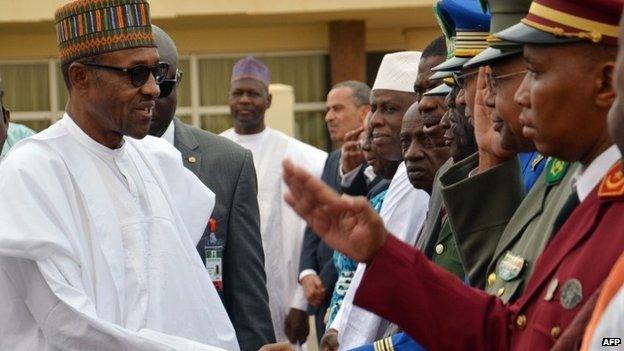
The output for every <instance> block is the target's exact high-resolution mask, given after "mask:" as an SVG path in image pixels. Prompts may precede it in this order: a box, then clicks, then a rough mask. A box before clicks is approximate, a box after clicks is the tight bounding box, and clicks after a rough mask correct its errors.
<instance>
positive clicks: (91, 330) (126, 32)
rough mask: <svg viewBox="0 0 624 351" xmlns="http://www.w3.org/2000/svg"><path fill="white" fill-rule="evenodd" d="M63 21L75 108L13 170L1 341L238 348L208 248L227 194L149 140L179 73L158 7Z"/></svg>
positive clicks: (1, 234)
mask: <svg viewBox="0 0 624 351" xmlns="http://www.w3.org/2000/svg"><path fill="white" fill-rule="evenodd" d="M104 13H108V14H110V13H113V14H116V15H117V16H118V17H117V18H116V21H114V23H110V22H109V23H106V26H108V27H110V26H112V27H113V28H107V30H103V26H96V25H95V23H102V21H103V20H104V18H101V17H100V16H103V14H104ZM55 17H56V22H55V23H56V28H57V34H58V39H59V46H60V58H61V69H62V73H63V76H64V78H65V81H66V84H67V86H68V88H69V91H70V92H69V101H68V103H67V113H65V115H64V116H63V118H62V119H61V120H60V121H59V122H57V123H55V124H54V125H52V126H51V127H50V128H48V129H47V130H45V131H43V132H41V133H39V134H38V135H36V136H34V137H32V138H30V139H26V140H24V141H22V142H20V143H18V144H17V145H16V146H15V147H14V149H13V150H12V152H11V153H9V155H7V157H6V159H5V160H4V161H3V163H2V164H1V165H0V196H1V197H2V201H1V202H0V223H2V229H1V230H0V299H1V300H2V304H0V316H2V317H0V349H1V350H220V349H227V350H238V343H237V341H236V336H235V333H234V329H233V327H232V324H231V323H230V321H229V319H228V317H227V314H226V312H225V309H224V308H223V305H222V304H221V301H220V300H219V297H218V295H217V293H216V291H215V289H214V286H213V285H212V283H211V281H210V278H209V276H208V274H207V273H206V270H205V268H204V267H203V265H202V262H201V260H200V259H199V257H198V256H197V253H196V251H195V244H196V243H197V241H198V239H199V237H200V236H201V234H202V232H203V230H204V228H205V226H206V221H207V220H208V218H209V216H210V214H211V212H212V209H213V207H214V201H215V199H214V194H213V193H212V192H211V191H210V190H209V189H208V188H206V187H205V186H204V185H203V184H202V183H201V182H200V181H199V180H198V179H197V178H196V177H195V176H194V175H193V174H192V173H191V172H190V171H188V170H186V169H185V168H184V167H183V165H182V161H181V157H180V154H179V153H178V152H177V151H176V150H175V148H174V147H173V146H171V145H169V144H168V143H167V142H166V141H164V140H160V139H158V138H152V137H147V138H145V139H143V138H144V137H145V135H146V134H147V131H148V128H149V122H150V119H151V109H152V108H153V106H154V101H155V99H156V98H157V97H158V94H159V89H158V85H157V82H159V81H162V79H163V78H164V76H165V75H166V73H167V69H168V67H167V65H166V64H159V63H158V61H159V60H158V53H157V51H156V49H155V47H154V43H153V40H152V34H151V26H150V23H149V5H148V4H147V3H146V2H142V1H128V2H127V3H124V2H123V1H117V2H110V1H106V0H101V1H98V0H95V1H94V0H89V1H87V0H79V1H76V2H73V3H70V4H67V5H66V6H64V7H62V8H61V9H59V10H58V11H57V12H56V15H55ZM87 18H89V20H88V21H87ZM81 21H82V22H81ZM85 21H86V22H85ZM76 26H79V27H76ZM116 26H117V27H116ZM112 29H115V30H112ZM85 31H86V32H88V33H90V34H89V35H87V36H85V35H81V34H84V33H85ZM137 139H142V140H137ZM165 174H166V176H165Z"/></svg>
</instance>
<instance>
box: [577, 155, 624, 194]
mask: <svg viewBox="0 0 624 351" xmlns="http://www.w3.org/2000/svg"><path fill="white" fill-rule="evenodd" d="M620 158H622V155H621V154H620V150H618V148H617V146H616V145H611V147H609V148H608V149H606V150H605V151H603V152H602V153H601V154H600V155H598V157H596V158H595V159H594V161H592V163H590V164H589V166H587V168H583V169H581V170H580V171H579V173H578V175H577V176H576V193H577V194H578V197H579V200H580V201H583V200H585V198H586V197H587V196H588V195H589V194H590V193H591V192H592V190H594V188H595V187H596V185H598V183H600V180H601V179H602V178H603V177H604V176H605V174H607V172H608V171H609V169H611V167H612V166H613V165H614V164H615V163H616V162H617V161H618V160H619V159H620Z"/></svg>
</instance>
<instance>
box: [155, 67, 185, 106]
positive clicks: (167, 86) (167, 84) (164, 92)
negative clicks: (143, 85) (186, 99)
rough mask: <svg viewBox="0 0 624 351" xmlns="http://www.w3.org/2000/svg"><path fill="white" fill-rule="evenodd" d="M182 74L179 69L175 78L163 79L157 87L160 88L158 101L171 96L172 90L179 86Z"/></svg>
mask: <svg viewBox="0 0 624 351" xmlns="http://www.w3.org/2000/svg"><path fill="white" fill-rule="evenodd" d="M183 73H184V72H183V71H182V70H181V69H176V73H175V77H173V78H165V79H163V81H162V82H160V83H158V86H159V87H160V95H158V98H159V99H163V98H166V97H167V96H169V95H171V92H172V91H173V88H175V87H176V86H177V85H178V84H180V81H181V80H182V74H183Z"/></svg>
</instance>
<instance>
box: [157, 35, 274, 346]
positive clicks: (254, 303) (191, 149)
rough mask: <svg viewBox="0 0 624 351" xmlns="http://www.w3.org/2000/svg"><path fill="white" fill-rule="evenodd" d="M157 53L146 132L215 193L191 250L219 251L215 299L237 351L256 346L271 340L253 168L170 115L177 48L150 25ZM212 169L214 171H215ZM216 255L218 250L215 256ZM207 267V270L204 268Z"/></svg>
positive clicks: (233, 149)
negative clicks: (155, 92) (208, 222)
mask: <svg viewBox="0 0 624 351" xmlns="http://www.w3.org/2000/svg"><path fill="white" fill-rule="evenodd" d="M152 28H153V32H154V39H155V41H156V45H157V46H158V53H159V54H160V58H161V60H162V61H165V62H167V63H169V64H170V65H171V69H170V70H169V74H168V77H167V79H166V80H165V81H163V82H162V83H161V84H160V91H161V94H160V96H159V98H158V99H157V100H156V105H155V108H154V112H153V118H152V122H151V125H150V131H149V133H150V134H151V135H153V136H157V137H162V138H163V139H165V140H167V141H168V142H169V143H171V144H173V145H174V146H175V147H176V148H177V149H178V150H179V151H180V152H181V154H182V161H183V162H184V166H185V167H186V168H188V169H189V170H190V171H192V172H193V173H194V174H195V175H196V176H197V177H198V178H199V179H200V180H201V181H202V183H204V184H205V185H206V186H207V187H209V188H210V189H211V190H212V191H214V193H215V194H216V196H217V200H216V204H215V209H214V211H213V213H212V218H213V219H214V221H213V223H214V224H212V226H213V228H212V231H213V232H214V233H215V235H214V236H213V241H216V245H212V244H211V243H210V241H211V240H210V239H211V228H210V226H207V227H206V230H205V231H204V235H203V236H202V238H201V240H200V241H199V244H198V245H197V250H198V252H199V255H200V257H201V258H202V260H203V261H204V264H207V267H210V263H211V262H212V263H213V264H214V263H215V261H214V259H210V260H209V259H208V258H207V257H206V256H207V255H209V254H210V253H211V252H216V253H218V251H219V250H222V253H221V257H222V259H218V260H221V261H222V262H218V261H217V262H216V264H219V263H220V264H221V265H222V272H223V274H222V276H219V275H214V274H213V275H212V277H211V278H212V280H213V283H214V284H215V286H216V288H217V291H218V292H219V295H220V296H221V300H222V301H223V304H224V305H225V308H226V310H227V313H228V315H229V317H230V319H231V321H232V324H233V325H234V329H235V331H236V337H237V339H238V342H239V345H240V348H241V350H253V351H255V350H258V348H260V346H262V345H265V344H268V343H271V342H274V341H275V333H274V332H273V324H272V323H271V312H270V310H269V297H268V294H267V290H266V274H265V272H264V252H263V250H262V239H261V237H260V217H259V216H260V215H259V212H258V200H257V198H256V193H257V185H256V171H255V169H254V165H253V159H252V156H251V152H250V151H249V150H245V149H244V148H242V147H240V146H239V145H237V144H236V143H234V142H232V141H230V140H227V139H226V138H223V137H220V136H218V135H215V134H212V133H209V132H206V131H204V130H201V129H198V128H195V127H192V126H189V125H187V124H184V123H182V121H180V120H179V119H178V118H176V117H174V116H175V112H176V107H177V90H176V88H177V86H178V84H179V82H180V79H181V78H182V72H181V71H180V70H179V69H178V51H177V48H176V46H175V44H174V42H173V40H172V39H171V38H170V37H169V36H168V35H167V33H165V32H164V31H163V30H162V29H160V28H158V27H156V26H152ZM217 169H218V172H216V171H215V170H217ZM217 256H219V255H217ZM209 271H210V270H209Z"/></svg>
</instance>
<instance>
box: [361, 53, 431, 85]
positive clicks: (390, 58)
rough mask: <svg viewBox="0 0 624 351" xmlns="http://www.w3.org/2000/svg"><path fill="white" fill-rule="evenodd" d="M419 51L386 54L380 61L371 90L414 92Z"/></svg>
mask: <svg viewBox="0 0 624 351" xmlns="http://www.w3.org/2000/svg"><path fill="white" fill-rule="evenodd" d="M420 55H421V52H420V51H401V52H394V53H392V54H386V55H385V56H384V57H383V60H381V65H379V71H377V78H375V84H373V89H372V90H381V89H384V90H395V91H406V92H410V93H413V92H414V83H415V82H416V76H417V75H418V62H419V61H420Z"/></svg>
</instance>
